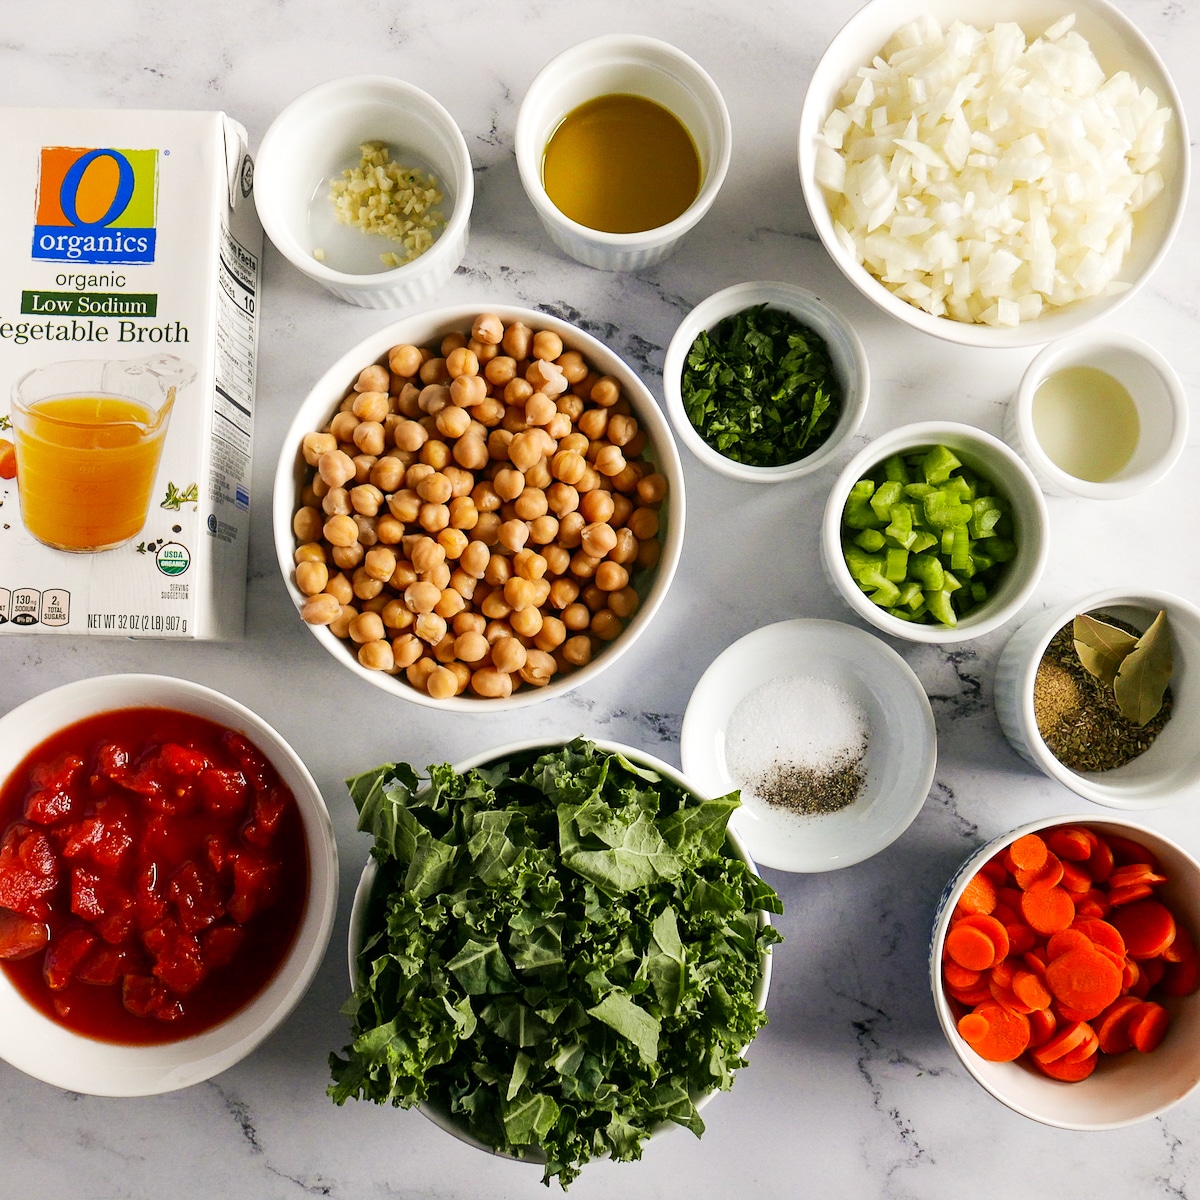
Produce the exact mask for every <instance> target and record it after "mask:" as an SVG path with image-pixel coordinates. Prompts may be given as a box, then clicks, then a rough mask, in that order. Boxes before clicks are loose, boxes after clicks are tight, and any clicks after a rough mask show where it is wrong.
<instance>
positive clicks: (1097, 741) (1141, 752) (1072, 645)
mask: <svg viewBox="0 0 1200 1200" xmlns="http://www.w3.org/2000/svg"><path fill="white" fill-rule="evenodd" d="M1198 676H1200V609H1197V608H1196V606H1195V605H1193V604H1191V603H1190V602H1189V601H1187V600H1184V599H1182V598H1181V597H1178V596H1174V595H1171V594H1170V593H1168V592H1160V591H1149V590H1147V591H1132V590H1128V589H1124V590H1121V589H1118V590H1110V591H1105V592H1098V593H1095V594H1093V595H1090V596H1085V597H1083V598H1082V599H1078V600H1075V601H1073V602H1071V603H1069V604H1064V605H1060V606H1058V607H1056V608H1053V609H1047V610H1046V611H1044V612H1042V613H1040V614H1038V615H1037V616H1035V617H1032V618H1030V620H1028V621H1027V622H1026V623H1025V624H1024V625H1023V626H1022V627H1021V628H1020V629H1018V630H1017V632H1016V633H1014V634H1013V636H1012V637H1011V639H1010V640H1009V642H1008V644H1007V646H1006V647H1005V648H1004V650H1003V651H1002V652H1001V655H1000V659H999V662H998V664H997V668H996V684H995V704H996V715H997V717H998V718H999V720H1000V726H1001V728H1002V729H1003V730H1004V733H1005V736H1006V737H1007V738H1008V740H1009V741H1010V742H1011V743H1012V745H1013V747H1014V748H1015V749H1016V750H1017V751H1018V752H1019V753H1020V754H1021V755H1022V757H1024V758H1025V759H1027V760H1028V761H1029V762H1030V763H1032V764H1033V765H1034V766H1036V767H1038V768H1040V769H1041V770H1042V771H1044V772H1045V773H1046V774H1047V775H1048V776H1050V778H1052V779H1056V780H1058V781H1059V782H1060V783H1062V784H1064V785H1065V786H1066V787H1068V788H1070V789H1071V790H1072V791H1074V792H1076V793H1077V794H1079V795H1081V796H1084V797H1085V798H1087V799H1088V800H1092V801H1094V802H1095V803H1097V804H1103V805H1107V806H1108V807H1110V808H1125V809H1142V808H1159V807H1162V806H1164V805H1168V804H1174V803H1176V802H1178V801H1180V800H1183V799H1186V798H1188V797H1192V798H1196V797H1200V697H1197V695H1196V689H1197V686H1198V684H1197V678H1198Z"/></svg>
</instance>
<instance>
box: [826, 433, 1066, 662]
mask: <svg viewBox="0 0 1200 1200" xmlns="http://www.w3.org/2000/svg"><path fill="white" fill-rule="evenodd" d="M1047 551H1048V536H1047V517H1046V505H1045V501H1044V499H1043V498H1042V493H1041V490H1040V489H1039V488H1038V485H1037V481H1036V480H1035V479H1034V477H1033V475H1032V473H1031V472H1030V470H1029V468H1028V467H1027V466H1025V464H1024V463H1023V462H1022V461H1021V460H1020V458H1018V457H1017V455H1016V454H1015V453H1014V452H1013V451H1012V450H1011V449H1010V448H1009V447H1008V446H1006V445H1005V444H1004V443H1003V442H1001V441H1000V440H999V439H998V438H995V437H993V436H992V435H991V434H988V433H985V432H983V431H982V430H980V429H975V428H974V427H972V426H970V425H962V424H957V423H953V422H943V421H929V422H922V423H920V424H915V425H904V426H901V427H900V428H898V429H893V430H892V431H891V432H889V433H886V434H884V435H883V436H882V437H878V438H876V439H875V440H874V441H873V442H871V443H870V445H868V446H867V447H865V448H864V449H863V450H861V451H860V452H859V453H858V454H857V455H855V457H854V458H853V459H851V460H850V462H849V463H847V465H846V468H845V470H843V472H842V474H841V475H840V476H839V478H838V481H837V483H836V484H835V485H834V487H833V490H832V491H831V492H830V495H829V500H828V503H827V504H826V507H825V520H824V526H823V529H822V536H821V553H822V561H823V564H824V567H825V571H826V573H827V574H828V576H829V578H830V579H831V581H832V582H833V584H834V586H835V587H836V589H837V590H838V592H839V593H840V595H841V596H842V598H843V599H844V600H845V601H846V603H847V604H849V605H850V607H851V608H852V609H853V610H854V611H855V612H856V613H858V615H859V616H861V617H862V618H863V619H864V620H866V621H868V622H869V623H870V624H872V625H874V626H875V627H876V628H877V629H880V630H882V631H883V632H884V633H888V634H891V635H892V636H893V637H900V638H906V639H908V640H910V641H918V642H957V641H966V640H968V639H970V638H975V637H980V636H982V635H983V634H985V633H990V632H991V631H992V630H994V629H996V628H998V627H999V626H1001V625H1003V624H1004V623H1005V622H1006V621H1008V620H1009V619H1010V618H1011V617H1013V616H1014V615H1015V614H1016V613H1017V612H1018V610H1019V609H1020V608H1021V607H1022V605H1024V604H1025V602H1026V601H1027V600H1028V599H1029V597H1030V595H1031V594H1032V592H1033V590H1034V588H1035V587H1037V584H1038V580H1039V579H1040V578H1041V574H1042V570H1043V568H1044V567H1045V564H1046V555H1047Z"/></svg>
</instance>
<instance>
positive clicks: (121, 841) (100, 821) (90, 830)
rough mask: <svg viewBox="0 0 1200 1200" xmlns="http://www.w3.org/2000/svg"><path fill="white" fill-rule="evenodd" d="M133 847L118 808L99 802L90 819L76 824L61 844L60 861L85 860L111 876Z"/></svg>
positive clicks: (111, 803) (105, 801)
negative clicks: (85, 858)
mask: <svg viewBox="0 0 1200 1200" xmlns="http://www.w3.org/2000/svg"><path fill="white" fill-rule="evenodd" d="M132 846H133V834H132V833H131V832H130V829H129V821H128V818H127V816H126V813H125V810H124V807H123V806H122V805H119V804H116V803H113V802H112V801H111V800H110V799H105V800H101V801H100V802H99V804H98V805H97V811H96V813H95V815H94V816H90V817H87V818H85V819H84V820H83V821H80V822H79V824H78V826H77V827H76V828H75V829H74V830H73V831H72V833H71V835H70V836H69V837H68V838H67V839H66V841H65V842H64V843H63V849H62V852H63V857H64V858H81V857H87V858H90V859H91V860H92V862H94V863H95V864H96V865H97V866H98V867H102V868H104V869H105V872H106V873H109V874H111V873H113V872H115V871H116V870H117V869H118V868H119V867H120V865H121V863H122V862H123V861H124V859H125V856H126V855H127V854H128V853H129V850H130V849H131V848H132Z"/></svg>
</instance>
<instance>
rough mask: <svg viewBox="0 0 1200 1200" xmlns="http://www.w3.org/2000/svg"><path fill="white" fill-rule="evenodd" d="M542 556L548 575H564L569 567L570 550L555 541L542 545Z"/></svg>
mask: <svg viewBox="0 0 1200 1200" xmlns="http://www.w3.org/2000/svg"><path fill="white" fill-rule="evenodd" d="M543 519H545V518H543ZM542 557H543V558H544V559H545V560H546V573H547V574H548V575H564V574H566V572H567V571H568V570H569V569H570V566H571V552H570V551H569V550H567V549H566V548H565V547H563V546H560V545H559V544H558V543H557V542H554V543H552V544H550V545H548V546H543V547H542Z"/></svg>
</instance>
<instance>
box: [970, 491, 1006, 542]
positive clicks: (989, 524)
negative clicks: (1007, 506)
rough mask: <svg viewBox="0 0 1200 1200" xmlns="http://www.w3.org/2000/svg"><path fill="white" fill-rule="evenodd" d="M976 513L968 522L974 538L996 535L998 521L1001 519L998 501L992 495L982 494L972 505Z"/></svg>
mask: <svg viewBox="0 0 1200 1200" xmlns="http://www.w3.org/2000/svg"><path fill="white" fill-rule="evenodd" d="M971 508H972V510H973V513H974V515H973V516H972V517H971V519H970V521H968V522H967V528H968V529H969V530H970V533H971V536H972V537H973V538H988V537H993V536H995V531H996V522H997V521H999V520H1000V517H1001V512H1000V509H999V507H998V506H997V504H996V501H995V499H994V498H993V497H991V496H981V497H980V498H979V499H978V500H976V501H975V503H974V504H973V505H972V506H971Z"/></svg>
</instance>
